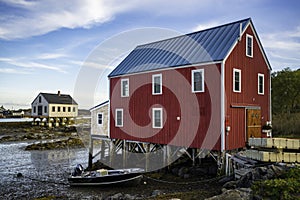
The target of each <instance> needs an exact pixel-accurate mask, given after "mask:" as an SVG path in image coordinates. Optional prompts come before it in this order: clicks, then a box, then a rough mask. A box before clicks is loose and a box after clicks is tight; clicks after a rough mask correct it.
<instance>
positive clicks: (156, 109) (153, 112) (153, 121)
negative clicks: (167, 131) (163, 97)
mask: <svg viewBox="0 0 300 200" xmlns="http://www.w3.org/2000/svg"><path fill="white" fill-rule="evenodd" d="M155 111H160V126H155ZM162 127H163V109H162V108H152V128H162Z"/></svg>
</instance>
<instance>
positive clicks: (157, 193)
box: [151, 190, 164, 197]
mask: <svg viewBox="0 0 300 200" xmlns="http://www.w3.org/2000/svg"><path fill="white" fill-rule="evenodd" d="M162 194H164V193H163V191H161V190H153V192H152V193H151V197H157V196H158V195H162Z"/></svg>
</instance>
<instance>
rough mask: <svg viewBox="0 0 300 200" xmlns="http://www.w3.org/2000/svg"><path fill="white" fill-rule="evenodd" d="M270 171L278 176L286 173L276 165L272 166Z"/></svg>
mask: <svg viewBox="0 0 300 200" xmlns="http://www.w3.org/2000/svg"><path fill="white" fill-rule="evenodd" d="M269 169H270V170H272V171H273V172H274V174H275V175H276V176H280V175H282V173H283V172H284V169H283V168H282V167H280V166H276V165H270V166H269Z"/></svg>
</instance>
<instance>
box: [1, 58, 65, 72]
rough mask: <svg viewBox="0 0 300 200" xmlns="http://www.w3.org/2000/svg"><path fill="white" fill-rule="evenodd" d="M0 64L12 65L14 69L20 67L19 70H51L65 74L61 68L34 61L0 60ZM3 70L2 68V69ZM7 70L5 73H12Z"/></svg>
mask: <svg viewBox="0 0 300 200" xmlns="http://www.w3.org/2000/svg"><path fill="white" fill-rule="evenodd" d="M0 62H3V63H5V64H8V65H13V66H16V67H20V68H26V69H29V70H33V69H47V70H53V71H58V72H62V73H66V71H65V70H63V66H60V67H57V65H56V66H52V65H50V64H43V63H40V62H36V61H31V60H28V59H25V58H0ZM2 69H3V68H2ZM7 69H8V68H6V70H5V71H6V73H9V72H10V73H13V72H14V70H13V69H11V70H7ZM19 73H28V72H27V71H26V72H24V71H20V72H19Z"/></svg>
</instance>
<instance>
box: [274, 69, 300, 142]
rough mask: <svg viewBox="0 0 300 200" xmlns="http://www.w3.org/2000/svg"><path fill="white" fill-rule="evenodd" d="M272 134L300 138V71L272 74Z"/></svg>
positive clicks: (289, 70) (286, 70)
mask: <svg viewBox="0 0 300 200" xmlns="http://www.w3.org/2000/svg"><path fill="white" fill-rule="evenodd" d="M271 78H272V84H271V85H272V114H273V116H272V117H273V119H272V123H273V134H274V135H275V136H290V137H297V138H300V69H298V70H294V71H293V70H291V69H290V68H285V69H283V70H282V71H278V72H273V73H272V76H271Z"/></svg>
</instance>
